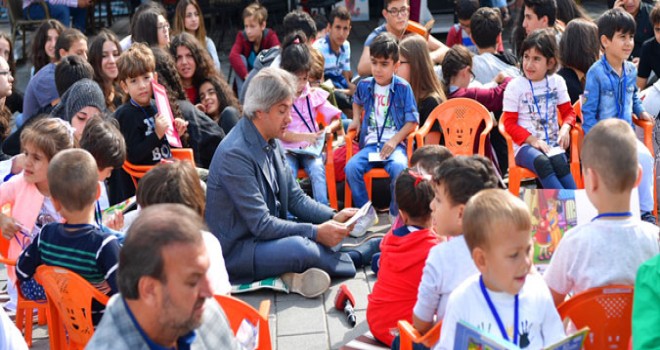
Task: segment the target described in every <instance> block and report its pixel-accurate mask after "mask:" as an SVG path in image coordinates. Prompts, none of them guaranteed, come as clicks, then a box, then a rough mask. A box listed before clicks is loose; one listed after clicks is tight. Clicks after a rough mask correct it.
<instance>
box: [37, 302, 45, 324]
mask: <svg viewBox="0 0 660 350" xmlns="http://www.w3.org/2000/svg"><path fill="white" fill-rule="evenodd" d="M37 320H38V322H39V325H40V326H44V325H45V324H46V308H45V307H40V308H38V309H37Z"/></svg>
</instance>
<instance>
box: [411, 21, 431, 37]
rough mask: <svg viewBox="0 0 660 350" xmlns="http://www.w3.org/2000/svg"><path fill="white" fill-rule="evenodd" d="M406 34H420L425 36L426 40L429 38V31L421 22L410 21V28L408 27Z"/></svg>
mask: <svg viewBox="0 0 660 350" xmlns="http://www.w3.org/2000/svg"><path fill="white" fill-rule="evenodd" d="M406 32H409V33H415V34H419V35H421V36H423V37H424V38H425V39H428V38H429V31H428V29H427V28H426V27H425V26H423V25H422V24H421V23H419V22H415V21H411V20H408V26H407V27H406Z"/></svg>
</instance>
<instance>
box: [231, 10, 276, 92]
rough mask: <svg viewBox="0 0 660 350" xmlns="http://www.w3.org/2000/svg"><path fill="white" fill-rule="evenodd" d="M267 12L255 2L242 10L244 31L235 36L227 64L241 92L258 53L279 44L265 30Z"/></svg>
mask: <svg viewBox="0 0 660 350" xmlns="http://www.w3.org/2000/svg"><path fill="white" fill-rule="evenodd" d="M267 20H268V10H266V8H265V7H263V6H261V5H260V4H259V3H257V2H255V3H253V4H250V5H248V6H247V7H246V8H245V10H243V25H244V27H245V29H244V30H242V31H239V32H238V33H237V34H236V41H234V45H233V46H232V47H231V52H230V53H229V63H230V64H231V68H232V69H233V70H234V72H236V86H237V89H238V91H241V88H242V85H243V81H245V78H246V77H247V75H248V73H249V72H250V71H251V70H252V67H254V61H255V59H256V58H257V55H259V52H261V51H263V50H267V49H270V48H271V47H273V46H278V45H279V44H280V41H279V39H278V38H277V34H275V31H273V30H272V29H270V28H266V21H267Z"/></svg>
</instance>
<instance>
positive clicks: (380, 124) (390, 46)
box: [345, 33, 419, 217]
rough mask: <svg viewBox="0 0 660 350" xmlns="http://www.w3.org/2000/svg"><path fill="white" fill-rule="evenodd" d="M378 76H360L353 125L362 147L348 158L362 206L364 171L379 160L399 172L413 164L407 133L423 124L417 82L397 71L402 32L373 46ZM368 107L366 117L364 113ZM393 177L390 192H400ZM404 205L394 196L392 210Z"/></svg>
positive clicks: (352, 185)
mask: <svg viewBox="0 0 660 350" xmlns="http://www.w3.org/2000/svg"><path fill="white" fill-rule="evenodd" d="M370 55H371V69H372V73H373V77H370V78H366V79H363V80H361V81H360V83H359V84H358V87H357V90H356V91H355V94H354V95H353V122H351V125H349V127H348V130H349V131H351V130H355V131H356V132H357V133H359V139H360V148H361V149H360V151H359V152H358V153H357V154H356V155H354V156H353V157H352V158H351V159H350V160H349V161H348V163H347V164H346V169H345V172H346V180H347V181H348V184H349V186H350V188H351V192H352V194H353V205H355V206H356V207H361V206H362V205H364V204H365V203H366V202H367V201H368V200H369V196H368V194H367V189H366V185H365V182H364V174H365V173H366V172H368V171H369V170H371V169H372V168H373V167H375V166H383V167H384V168H385V171H387V173H388V174H389V176H390V179H396V177H397V176H398V175H399V174H400V173H401V172H402V171H403V170H404V169H405V168H407V167H408V156H407V155H406V148H405V143H404V141H405V139H406V137H407V136H408V134H410V133H411V132H412V131H413V130H415V127H416V126H417V124H419V114H418V113H417V103H416V102H415V96H414V95H413V91H412V88H411V87H410V84H408V83H407V82H406V81H405V80H403V79H401V78H399V77H397V76H396V75H394V72H395V71H396V69H397V68H398V67H399V46H398V44H397V41H396V38H395V37H394V36H393V35H392V34H389V33H383V34H380V35H379V36H377V37H376V39H374V41H373V42H372V43H371V46H370ZM363 112H364V118H362V114H363ZM394 183H395V181H391V184H390V191H391V192H390V193H394ZM397 214H398V209H397V207H396V202H395V200H394V196H392V201H391V202H390V215H391V216H393V217H394V216H396V215H397Z"/></svg>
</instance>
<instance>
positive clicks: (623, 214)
mask: <svg viewBox="0 0 660 350" xmlns="http://www.w3.org/2000/svg"><path fill="white" fill-rule="evenodd" d="M629 216H632V213H631V212H629V211H624V212H618V213H601V214H598V215H596V216H595V217H594V218H593V219H591V221H592V222H593V221H596V220H598V219H602V218H625V217H629Z"/></svg>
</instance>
